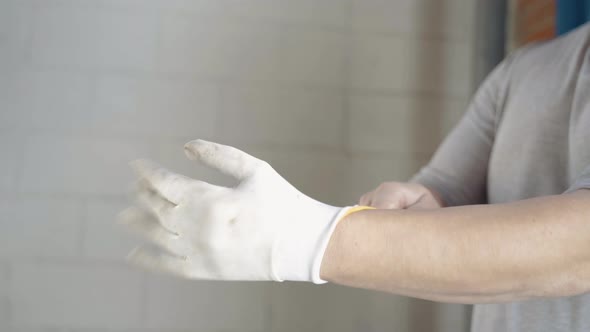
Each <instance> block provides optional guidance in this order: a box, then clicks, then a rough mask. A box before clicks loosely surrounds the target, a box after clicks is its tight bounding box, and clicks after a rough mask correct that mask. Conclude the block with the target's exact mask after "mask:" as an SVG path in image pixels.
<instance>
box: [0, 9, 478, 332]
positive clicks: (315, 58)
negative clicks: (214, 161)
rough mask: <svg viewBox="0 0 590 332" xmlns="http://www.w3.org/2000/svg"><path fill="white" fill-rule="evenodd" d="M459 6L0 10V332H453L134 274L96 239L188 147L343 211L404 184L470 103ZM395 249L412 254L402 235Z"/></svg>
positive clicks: (281, 296) (118, 248)
mask: <svg viewBox="0 0 590 332" xmlns="http://www.w3.org/2000/svg"><path fill="white" fill-rule="evenodd" d="M475 11H476V8H475V2H474V1H470V0H192V1H191V0H39V1H32V0H12V1H11V0H0V331H23V332H24V331H53V332H58V331H117V332H123V331H199V332H209V331H236V332H237V331H240V332H253V331H338V332H345V331H465V327H466V326H467V322H468V319H467V315H466V309H465V307H463V306H460V305H443V304H433V303H431V302H427V301H419V300H412V299H408V298H404V297H399V296H393V295H388V294H380V293H375V292H369V291H363V290H357V289H349V288H344V287H338V286H334V285H327V286H314V285H307V284H297V283H282V284H274V283H225V282H187V281H182V280H178V279H173V278H170V277H166V276H159V275H154V274H152V273H148V272H143V271H139V270H136V269H133V268H132V267H130V266H127V265H126V264H125V262H124V259H123V258H124V256H125V254H126V253H127V251H128V250H129V249H131V248H132V247H133V246H134V245H135V244H136V243H137V239H133V238H131V237H129V236H127V235H126V234H124V233H123V232H122V230H120V229H118V228H117V227H116V226H115V225H114V219H115V217H114V216H115V214H116V213H117V212H118V211H119V210H120V209H121V208H123V207H124V206H125V205H126V204H127V202H128V198H127V197H126V192H128V189H129V186H130V184H131V182H132V179H133V177H132V174H131V172H130V171H129V170H128V167H127V162H128V161H130V160H132V159H134V158H136V157H149V158H153V159H155V160H157V161H159V162H160V163H162V164H164V165H165V166H168V167H170V168H172V169H174V170H177V171H179V172H182V173H185V174H188V175H191V176H195V177H200V178H203V179H206V180H210V181H216V182H221V183H228V181H227V179H224V178H221V177H220V176H219V175H216V174H213V173H211V172H210V171H207V170H204V169H202V168H200V167H197V166H196V165H194V164H192V163H191V162H189V161H185V158H184V156H183V153H182V145H183V143H184V142H186V141H188V140H191V139H194V138H205V139H210V140H214V141H218V142H222V143H226V144H230V145H234V146H237V147H239V148H242V149H245V150H247V151H248V152H250V153H252V154H254V155H256V156H258V157H260V158H263V159H266V160H267V161H269V162H270V163H271V164H272V165H273V166H274V167H275V168H276V169H277V170H278V171H279V172H280V173H281V174H282V175H284V176H285V177H286V178H287V179H288V180H289V181H291V182H292V183H293V184H294V185H295V186H297V187H298V188H299V189H301V190H302V191H303V192H305V193H308V194H309V195H311V196H312V197H315V198H317V199H319V200H322V201H325V202H328V203H331V204H339V205H344V204H353V203H355V201H356V199H357V198H358V197H359V196H360V195H361V194H362V193H364V192H365V191H368V190H370V189H372V187H374V186H375V185H377V184H378V183H380V182H381V181H385V180H406V179H407V178H408V177H410V176H411V175H412V174H413V173H414V172H415V171H417V170H418V168H419V167H420V166H421V165H423V164H424V163H426V162H427V161H428V159H429V157H430V155H431V154H432V152H433V151H434V149H435V148H436V146H437V144H438V143H439V142H440V140H441V139H442V138H443V137H444V135H445V134H446V133H447V132H448V131H449V130H450V128H451V127H452V126H453V124H454V123H455V122H456V121H457V119H458V118H459V117H460V116H461V114H462V112H463V111H464V110H465V107H466V105H467V102H468V98H469V95H470V93H471V91H472V81H473V75H472V72H473V63H474V58H475V56H474V49H475V44H474V39H475V38H474V26H475V21H476V20H475V17H476V15H475ZM408 241H411V239H408Z"/></svg>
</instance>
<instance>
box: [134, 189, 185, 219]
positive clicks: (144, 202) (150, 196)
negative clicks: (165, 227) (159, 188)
mask: <svg viewBox="0 0 590 332" xmlns="http://www.w3.org/2000/svg"><path fill="white" fill-rule="evenodd" d="M135 198H136V200H137V203H138V204H139V205H140V206H141V207H143V208H145V209H146V210H148V211H150V212H151V213H152V214H153V215H154V216H156V217H158V218H162V217H164V216H165V215H167V214H168V212H169V211H170V210H171V209H172V208H174V207H175V206H176V204H174V203H172V202H170V201H169V200H167V199H165V198H164V197H162V196H160V195H159V194H158V193H157V192H156V191H155V190H154V189H153V188H151V186H150V185H149V183H148V182H147V181H145V180H140V181H139V182H138V184H137V191H136V193H135Z"/></svg>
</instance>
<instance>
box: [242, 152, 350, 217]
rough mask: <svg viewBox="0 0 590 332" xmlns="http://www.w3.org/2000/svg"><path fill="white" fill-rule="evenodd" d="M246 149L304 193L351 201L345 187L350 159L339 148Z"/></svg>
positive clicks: (332, 201)
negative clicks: (313, 149) (334, 149)
mask: <svg viewBox="0 0 590 332" xmlns="http://www.w3.org/2000/svg"><path fill="white" fill-rule="evenodd" d="M247 151H248V152H249V153H250V154H253V155H255V156H256V157H258V158H261V159H263V160H266V161H267V162H269V163H270V164H271V165H272V166H273V168H274V169H275V170H276V171H277V172H279V174H281V176H283V177H284V178H285V179H286V180H287V181H289V182H290V183H291V184H292V185H294V186H295V187H296V188H297V189H299V190H300V191H301V192H303V193H304V194H306V195H307V196H310V197H312V198H314V199H316V200H319V201H322V202H324V203H326V204H332V205H337V206H343V205H350V204H352V203H354V201H351V200H350V195H348V191H347V189H348V187H347V181H348V173H347V172H348V169H349V160H348V158H346V156H345V155H344V154H343V153H342V152H337V151H336V152H329V151H321V150H320V151H307V150H306V151H300V150H296V149H289V150H279V149H272V150H271V149H260V148H258V149H248V150H247Z"/></svg>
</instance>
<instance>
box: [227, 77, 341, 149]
mask: <svg viewBox="0 0 590 332" xmlns="http://www.w3.org/2000/svg"><path fill="white" fill-rule="evenodd" d="M343 110H344V106H343V96H342V95H340V94H338V93H333V94H328V93H318V92H312V91H309V92H307V91H301V92H298V91H292V90H287V89H285V90H280V89H269V88H245V89H228V90H227V91H226V92H225V94H224V100H223V102H222V112H221V120H220V121H221V124H222V127H221V136H222V137H224V138H225V139H227V140H228V141H230V142H244V143H259V144H291V145H299V146H306V145H307V146H325V147H339V146H341V145H342V138H341V135H342V128H343V121H344V120H343Z"/></svg>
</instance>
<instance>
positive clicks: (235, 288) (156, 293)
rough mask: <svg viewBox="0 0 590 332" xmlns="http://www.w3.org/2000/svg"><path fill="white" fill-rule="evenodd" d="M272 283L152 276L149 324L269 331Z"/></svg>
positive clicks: (209, 329) (148, 314) (165, 327)
mask: <svg viewBox="0 0 590 332" xmlns="http://www.w3.org/2000/svg"><path fill="white" fill-rule="evenodd" d="M269 289H270V287H269V284H268V283H262V282H248V283H243V282H219V281H201V282H194V281H193V282H191V281H187V280H181V279H173V278H169V277H160V276H151V277H150V278H149V280H148V284H147V296H146V305H147V309H146V317H147V320H146V321H147V325H148V326H151V327H154V328H159V329H167V328H177V329H191V330H195V331H217V330H232V329H241V328H242V327H243V328H246V329H252V330H254V331H264V330H267V329H268V326H267V325H268V323H267V322H268V321H269V319H270V317H269V315H270V310H269V308H270V305H269Z"/></svg>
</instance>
